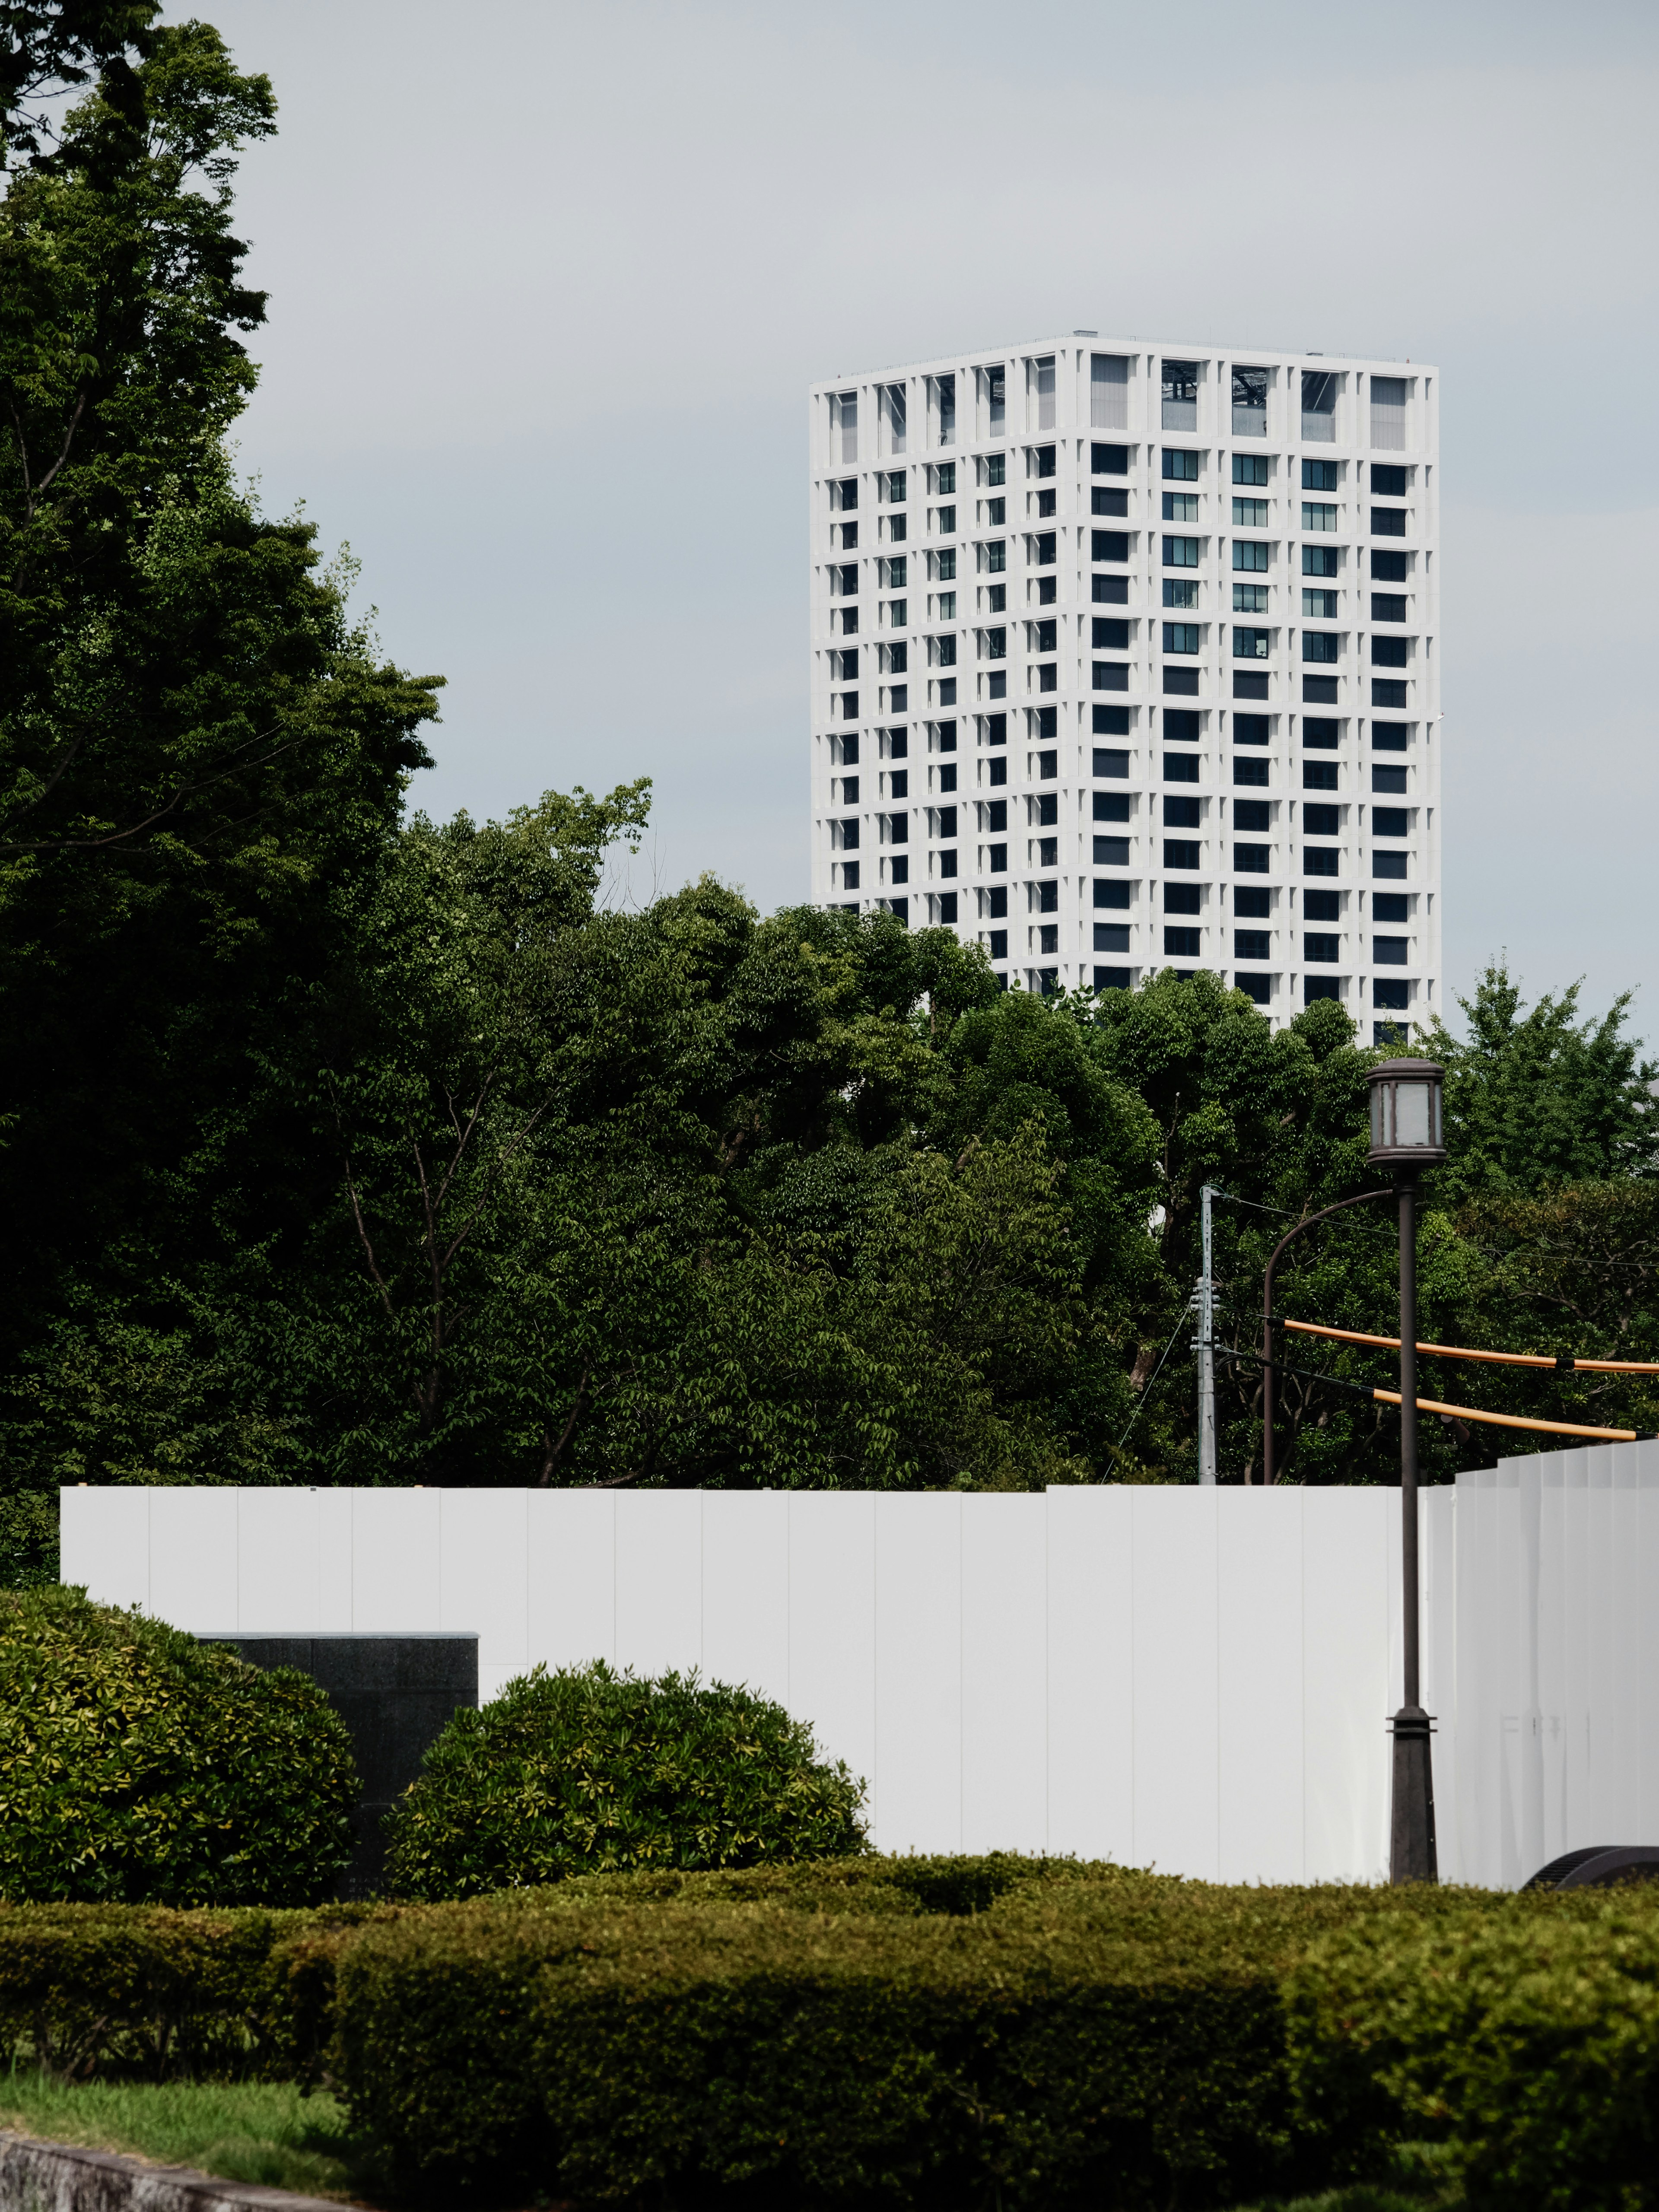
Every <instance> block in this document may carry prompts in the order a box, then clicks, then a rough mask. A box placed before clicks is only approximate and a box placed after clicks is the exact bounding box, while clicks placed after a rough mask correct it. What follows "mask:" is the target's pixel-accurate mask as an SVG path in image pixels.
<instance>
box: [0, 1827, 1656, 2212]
mask: <svg viewBox="0 0 1659 2212" xmlns="http://www.w3.org/2000/svg"><path fill="white" fill-rule="evenodd" d="M1656 1992H1659V1894H1655V1893H1651V1892H1644V1891H1642V1890H1627V1891H1623V1892H1618V1893H1611V1894H1610V1893H1605V1892H1604V1893H1595V1892H1579V1893H1574V1894H1570V1895H1568V1896H1564V1897H1563V1896H1533V1897H1522V1898H1504V1897H1496V1896H1493V1895H1492V1894H1490V1893H1479V1892H1471V1891H1457V1890H1449V1889H1444V1890H1442V1889H1416V1890H1404V1891H1395V1890H1387V1889H1382V1890H1364V1889H1340V1888H1335V1887H1331V1888H1322V1889H1303V1890H1271V1889H1243V1888H1238V1889H1224V1888H1220V1887H1209V1886H1206V1885H1203V1884H1200V1883H1186V1882H1182V1881H1176V1880H1175V1879H1173V1878H1166V1877H1161V1876H1154V1875H1139V1874H1131V1873H1126V1872H1123V1871H1121V1870H1120V1869H1115V1868H1112V1867H1107V1866H1089V1865H1079V1864H1077V1863H1071V1862H1063V1861H1062V1862H1049V1863H1043V1862H1041V1861H1032V1860H1024V1859H1020V1858H1017V1857H991V1858H985V1859H935V1860H927V1859H883V1858H876V1857H860V1858H856V1859H852V1860H847V1861H842V1862H831V1863H803V1864H799V1865H794V1866H781V1865H771V1866H764V1867H760V1868H756V1869H750V1870H747V1871H739V1870H726V1871H722V1872H711V1873H692V1874H686V1875H678V1874H675V1873H673V1872H671V1871H666V1870H657V1871H653V1872H650V1873H647V1874H643V1875H595V1876H586V1877H581V1878H578V1879H575V1880H572V1881H564V1882H561V1883H558V1884H556V1885H555V1886H553V1887H549V1888H546V1889H543V1890H540V1891H529V1890H521V1891H516V1892H513V1893H507V1894H503V1895H500V1896H496V1897H492V1898H486V1899H475V1900H471V1901H469V1902H466V1903H464V1904H459V1905H407V1906H396V1905H380V1906H362V1907H338V1908H334V1909H331V1910H329V1911H319V1912H313V1913H306V1912H289V1913H281V1912H258V1911H246V1912H223V1913H212V1912H202V1913H173V1912H167V1911H160V1910H132V1909H123V1908H119V1907H114V1906H91V1907H86V1906H82V1907H76V1906H33V1907H22V1908H9V1909H7V1908H0V2028H3V2031H4V2034H5V2037H6V2039H7V2041H8V2042H9V2046H10V2051H11V2055H12V2056H13V2057H18V2058H26V2057H30V2056H36V2055H38V2056H40V2057H46V2059H47V2060H48V2061H49V2062H50V2063H53V2064H55V2065H56V2066H58V2067H59V2068H60V2069H64V2070H65V2071H74V2072H79V2073H82V2074H85V2073H88V2072H99V2073H104V2074H113V2075H123V2074H125V2075H132V2074H140V2075H148V2076H149V2077H150V2078H160V2077H164V2076H167V2075H178V2074H180V2073H196V2074H198V2075H200V2074H204V2073H219V2074H228V2075H247V2074H258V2075H265V2076H266V2077H268V2078H276V2077H279V2076H286V2077H288V2078H295V2077H296V2076H298V2077H300V2078H304V2079H310V2078H313V2076H314V2075H315V2074H316V2073H317V2072H318V2071H319V2069H326V2073H327V2075H329V2076H331V2078H332V2081H333V2083H334V2085H335V2086H337V2087H340V2088H342V2089H343V2091H344V2092H345V2093H347V2094H348V2095H349V2099H350V2101H351V2106H352V2111H353V2117H354V2120H355V2122H356V2124H358V2125H359V2126H361V2127H362V2128H364V2129H365V2130H367V2131H368V2133H369V2134H370V2135H371V2136H374V2138H375V2139H377V2140H378V2142H380V2144H381V2145H382V2146H383V2147H384V2148H385V2150H386V2153H387V2154H389V2158H390V2161H391V2163H392V2166H393V2167H394V2169H395V2172H396V2173H397V2176H398V2180H399V2183H400V2185H401V2187H402V2188H403V2189H404V2190H405V2191H408V2193H409V2194H410V2197H412V2198H414V2199H416V2200H417V2201H419V2200H424V2201H425V2202H427V2203H433V2204H437V2203H444V2204H449V2203H467V2202H473V2203H479V2204H481V2205H482V2204H488V2203H492V2202H502V2201H506V2202H523V2201H526V2199H528V2198H531V2197H536V2196H538V2195H539V2196H541V2197H546V2198H552V2199H558V2200H566V2201H569V2202H571V2203H573V2204H574V2205H576V2206H580V2207H582V2208H588V2207H598V2206H600V2205H605V2204H613V2205H614V2204H622V2203H676V2204H678V2205H681V2206H682V2207H699V2206H714V2205H719V2206H722V2207H732V2208H737V2207H747V2206H749V2205H751V2204H752V2205H755V2206H757V2207H758V2206H770V2205H772V2204H775V2203H787V2204H791V2205H799V2206H802V2207H816V2208H823V2212H829V2208H831V2207H844V2208H847V2212H854V2208H859V2212H864V2208H873V2207H876V2206H890V2207H893V2208H896V2209H897V2208H915V2212H936V2208H937V2212H945V2208H946V2207H951V2208H956V2207H960V2206H963V2205H974V2204H987V2205H988V2204H998V2205H1000V2207H1001V2208H1002V2212H1018V2208H1027V2207H1029V2208H1030V2212H1036V2208H1037V2207H1039V2206H1041V2207H1043V2208H1044V2212H1050V2208H1052V2212H1066V2208H1069V2207H1073V2206H1076V2207H1078V2208H1079V2212H1081V2208H1082V2207H1084V2206H1085V2205H1086V2206H1088V2207H1090V2208H1091V2212H1092V2209H1093V2208H1097V2207H1099V2206H1102V2205H1109V2206H1112V2207H1115V2208H1126V2209H1127V2208H1136V2207H1146V2208H1152V2207H1153V2206H1158V2207H1162V2206H1164V2205H1167V2204H1169V2203H1173V2202H1178V2203H1180V2204H1181V2205H1182V2206H1183V2207H1186V2208H1188V2212H1196V2208H1198V2207H1200V2206H1203V2205H1206V2204H1226V2203H1237V2202H1239V2201H1241V2200H1245V2201H1248V2200H1249V2199H1252V2198H1255V2197H1261V2196H1264V2195H1268V2194H1273V2195H1279V2194H1288V2193H1291V2192H1292V2191H1312V2190H1316V2189H1321V2188H1324V2187H1327V2186H1329V2185H1331V2184H1333V2183H1334V2182H1340V2181H1342V2180H1345V2179H1370V2180H1380V2179H1386V2178H1388V2177H1389V2173H1390V2171H1391V2169H1392V2167H1393V2166H1394V2165H1395V2161H1396V2160H1397V2159H1398V2157H1399V2155H1400V2154H1401V2147H1402V2146H1422V2145H1425V2144H1426V2145H1428V2146H1430V2147H1431V2148H1430V2149H1429V2151H1428V2153H1427V2156H1428V2158H1429V2160H1431V2164H1432V2166H1433V2168H1434V2170H1435V2171H1436V2172H1439V2173H1440V2174H1442V2175H1443V2176H1444V2177H1445V2178H1446V2179H1449V2181H1451V2182H1452V2183H1453V2184H1461V2185H1462V2188H1463V2190H1464V2191H1465V2201H1466V2202H1467V2203H1468V2206H1469V2207H1470V2208H1471V2212H1534V2208H1544V2212H1581V2208H1582V2212H1590V2209H1591V2208H1592V2207H1595V2208H1601V2207H1603V2206H1607V2205H1617V2206H1618V2207H1620V2212H1650V2208H1654V2212H1659V2155H1656V2152H1659V2145H1656V2142H1655V2116H1656V2115H1659V1996H1656ZM0 2055H3V2054H0ZM1414 2155H1416V2156H1417V2157H1418V2158H1419V2163H1420V2160H1421V2158H1422V2156H1423V2154H1422V2153H1421V2152H1420V2151H1419V2152H1417V2153H1415V2154H1414Z"/></svg>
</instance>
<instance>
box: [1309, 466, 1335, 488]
mask: <svg viewBox="0 0 1659 2212" xmlns="http://www.w3.org/2000/svg"><path fill="white" fill-rule="evenodd" d="M1336 470H1337V465H1336V463H1335V462H1334V461H1304V462H1303V464H1302V489H1303V490H1304V491H1334V490H1335V489H1336V483H1337V477H1336Z"/></svg>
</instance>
